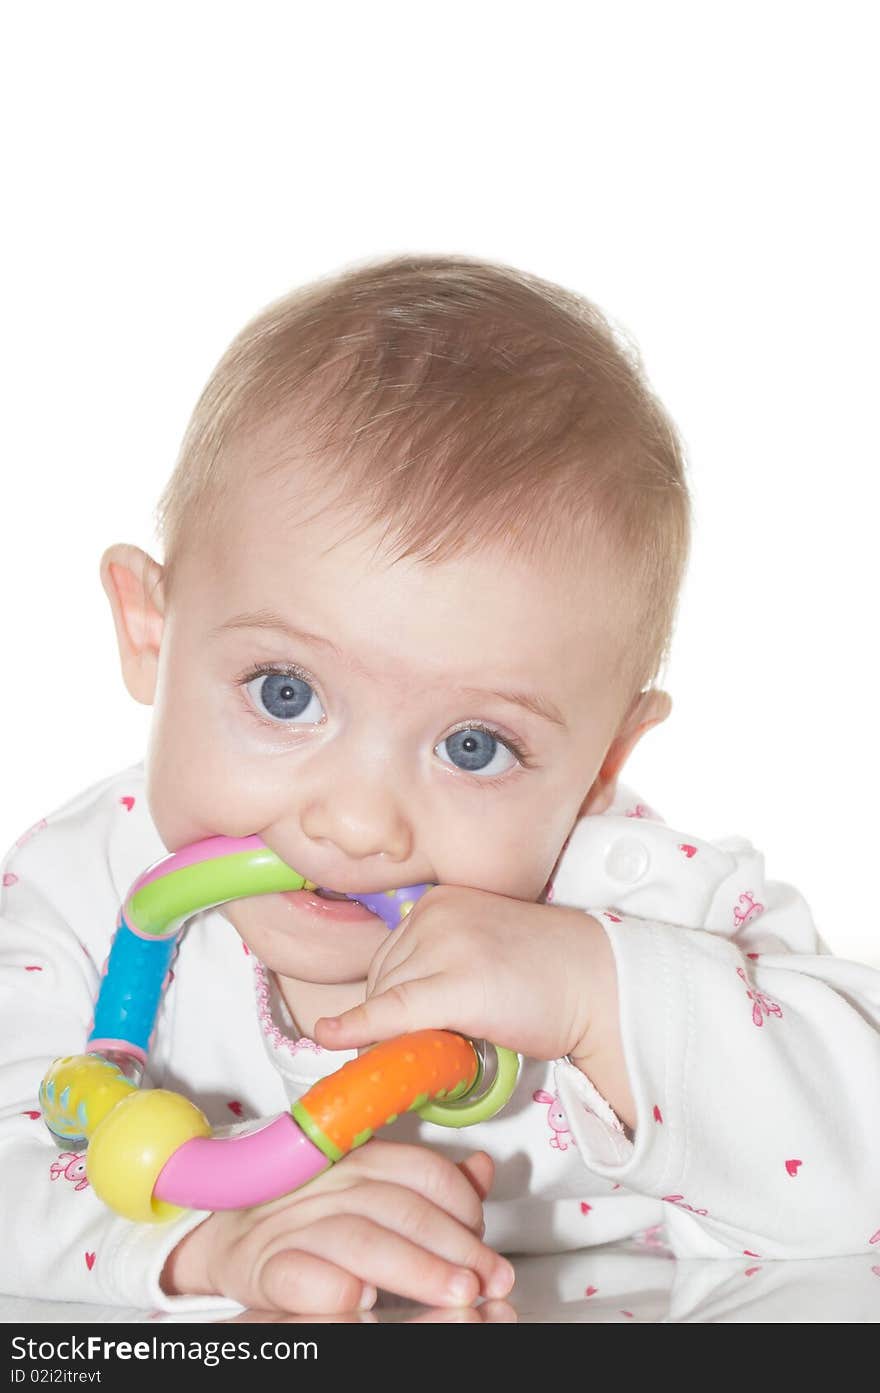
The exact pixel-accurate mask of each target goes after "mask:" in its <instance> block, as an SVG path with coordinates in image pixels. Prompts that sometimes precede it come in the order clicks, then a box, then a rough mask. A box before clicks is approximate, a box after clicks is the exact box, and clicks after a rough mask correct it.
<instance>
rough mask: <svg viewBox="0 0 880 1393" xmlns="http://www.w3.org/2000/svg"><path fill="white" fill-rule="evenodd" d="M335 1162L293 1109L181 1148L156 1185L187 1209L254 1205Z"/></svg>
mask: <svg viewBox="0 0 880 1393" xmlns="http://www.w3.org/2000/svg"><path fill="white" fill-rule="evenodd" d="M330 1164H331V1163H330V1161H328V1160H327V1157H326V1156H325V1155H324V1154H323V1152H321V1151H319V1150H318V1148H317V1147H316V1146H315V1144H314V1143H313V1142H311V1141H309V1139H308V1137H307V1136H306V1135H305V1133H304V1132H303V1131H302V1130H301V1129H300V1128H299V1126H298V1125H297V1123H296V1122H294V1120H293V1118H292V1117H291V1116H290V1113H282V1114H281V1116H280V1117H276V1118H275V1120H274V1121H273V1122H270V1123H268V1124H267V1126H265V1127H261V1128H260V1129H259V1131H256V1132H244V1133H242V1134H241V1135H240V1136H236V1137H193V1138H192V1140H191V1141H188V1142H184V1144H183V1146H180V1147H178V1149H177V1150H176V1151H175V1153H174V1155H173V1156H172V1157H171V1159H170V1160H169V1161H166V1162H165V1165H164V1166H163V1167H162V1170H161V1171H160V1172H159V1178H158V1180H157V1181H156V1184H155V1185H154V1186H153V1194H154V1196H155V1198H156V1199H159V1200H165V1202H166V1203H167V1204H177V1205H179V1206H180V1207H181V1209H248V1208H249V1207H250V1206H251V1205H254V1204H265V1203H266V1201H267V1200H274V1199H277V1198H278V1196H279V1195H288V1194H290V1193H291V1191H292V1190H298V1189H299V1187H300V1185H305V1183H306V1181H307V1180H311V1179H312V1177H313V1176H316V1175H318V1174H319V1172H320V1171H323V1170H327V1168H328V1167H329V1166H330Z"/></svg>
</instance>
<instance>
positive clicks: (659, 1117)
mask: <svg viewBox="0 0 880 1393" xmlns="http://www.w3.org/2000/svg"><path fill="white" fill-rule="evenodd" d="M654 1121H655V1122H662V1121H663V1114H662V1112H661V1111H660V1109H659V1108H658V1106H657V1104H656V1103H655V1104H654Z"/></svg>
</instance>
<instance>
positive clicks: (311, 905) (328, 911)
mask: <svg viewBox="0 0 880 1393" xmlns="http://www.w3.org/2000/svg"><path fill="white" fill-rule="evenodd" d="M281 898H282V899H283V900H286V901H287V902H288V904H291V905H293V906H294V907H295V908H296V909H297V910H299V911H300V912H302V913H306V914H309V915H310V917H313V918H314V919H317V920H320V921H321V922H323V923H325V924H381V922H382V921H381V919H379V917H378V916H377V915H375V914H373V913H372V911H371V910H369V909H367V908H366V907H365V906H364V905H362V904H357V903H356V902H355V901H354V900H350V899H349V898H348V896H347V895H343V896H341V897H340V898H339V899H337V898H336V897H335V893H334V897H333V898H332V899H331V898H329V897H327V896H325V895H323V894H320V895H319V894H318V893H317V890H316V889H315V890H285V891H283V892H282V894H281Z"/></svg>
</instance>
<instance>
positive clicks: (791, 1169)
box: [785, 1161, 804, 1175]
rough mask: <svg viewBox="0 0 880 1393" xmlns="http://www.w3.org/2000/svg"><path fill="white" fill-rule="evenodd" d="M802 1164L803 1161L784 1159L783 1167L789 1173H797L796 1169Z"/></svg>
mask: <svg viewBox="0 0 880 1393" xmlns="http://www.w3.org/2000/svg"><path fill="white" fill-rule="evenodd" d="M803 1164H804V1163H803V1161H786V1163H785V1169H786V1170H787V1171H788V1173H789V1175H797V1173H798V1170H799V1169H800V1167H801V1166H802V1165H803Z"/></svg>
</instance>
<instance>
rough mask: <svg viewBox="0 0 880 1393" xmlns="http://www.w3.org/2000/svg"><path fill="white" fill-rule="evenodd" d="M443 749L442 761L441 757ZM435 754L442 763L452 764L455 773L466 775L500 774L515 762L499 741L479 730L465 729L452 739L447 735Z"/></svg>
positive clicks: (456, 733)
mask: <svg viewBox="0 0 880 1393" xmlns="http://www.w3.org/2000/svg"><path fill="white" fill-rule="evenodd" d="M444 746H445V749H446V755H447V756H448V758H446V759H444V756H443V754H442V751H443V749H444ZM437 753H438V754H439V755H440V758H441V759H444V763H449V764H454V765H455V767H456V769H463V770H465V772H466V773H469V774H504V773H505V772H506V771H507V770H508V769H511V768H512V767H513V766H514V765H515V764H516V762H517V761H516V757H515V755H514V754H513V752H512V751H511V750H509V749H508V747H507V746H506V745H505V744H504V743H503V742H502V741H501V740H498V739H497V738H496V737H495V736H494V735H493V734H492V732H491V731H489V730H483V729H482V728H481V727H480V726H467V727H466V728H465V729H464V730H457V731H456V732H455V733H454V735H447V737H446V739H445V740H441V741H440V744H439V745H438V746H437Z"/></svg>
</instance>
